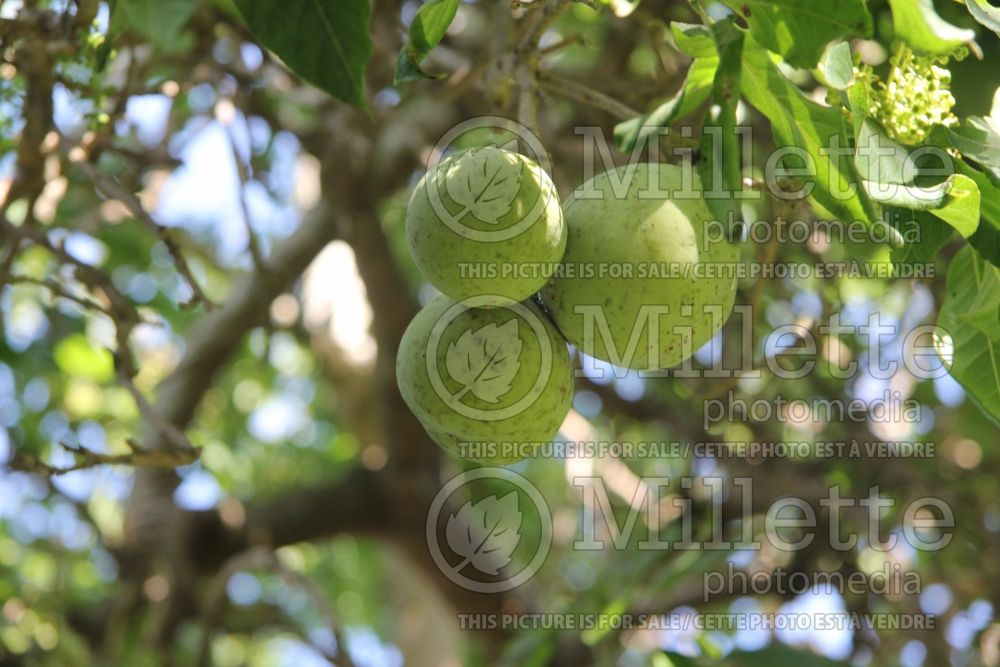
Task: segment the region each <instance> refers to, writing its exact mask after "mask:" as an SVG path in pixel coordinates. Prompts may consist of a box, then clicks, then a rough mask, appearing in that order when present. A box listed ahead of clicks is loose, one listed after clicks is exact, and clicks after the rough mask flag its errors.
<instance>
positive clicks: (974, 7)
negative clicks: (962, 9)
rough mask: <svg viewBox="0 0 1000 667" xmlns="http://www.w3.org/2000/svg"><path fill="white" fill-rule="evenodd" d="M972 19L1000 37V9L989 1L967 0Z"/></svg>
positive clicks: (966, 3)
mask: <svg viewBox="0 0 1000 667" xmlns="http://www.w3.org/2000/svg"><path fill="white" fill-rule="evenodd" d="M965 5H966V6H967V7H968V8H969V13H970V14H972V18H974V19H976V20H977V21H979V22H980V23H982V24H983V25H984V26H986V27H987V28H989V29H990V30H992V31H993V32H995V33H997V34H998V35H1000V7H994V6H993V5H991V4H990V3H989V2H988V1H987V0H965Z"/></svg>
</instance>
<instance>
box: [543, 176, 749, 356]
mask: <svg viewBox="0 0 1000 667" xmlns="http://www.w3.org/2000/svg"><path fill="white" fill-rule="evenodd" d="M628 170H629V168H628V167H620V168H618V169H615V170H613V171H610V172H606V173H604V174H600V175H599V176H595V177H594V178H593V179H591V180H590V181H588V182H587V183H585V184H584V185H582V186H581V187H580V188H578V189H577V190H576V191H575V192H573V194H572V195H570V197H569V199H568V200H567V201H566V203H565V205H564V207H563V210H564V212H565V215H566V224H567V227H568V228H569V240H568V242H567V246H566V254H565V255H564V257H563V266H561V267H560V270H559V271H557V272H556V274H555V275H554V276H553V278H552V279H551V280H550V281H549V283H548V284H547V285H546V286H545V287H544V288H543V290H542V300H543V302H544V303H545V306H546V308H547V309H548V310H549V312H550V313H551V314H552V318H553V319H554V320H555V322H556V324H557V325H558V327H559V330H560V331H561V332H562V333H563V335H564V336H565V337H566V339H567V340H569V342H571V343H572V344H573V345H575V346H576V347H577V348H578V349H580V350H582V351H583V352H586V353H587V354H589V355H590V356H593V357H596V358H598V359H602V360H604V361H607V362H610V363H612V364H615V365H617V366H624V367H628V368H634V369H638V370H658V369H665V368H670V367H671V366H674V365H676V364H678V363H680V362H681V361H683V360H684V359H686V358H688V357H689V356H691V355H692V354H693V353H694V352H695V351H697V350H698V348H700V347H701V346H702V345H703V344H705V343H706V342H708V341H709V340H710V339H711V338H712V336H713V335H715V333H716V332H717V331H718V330H719V329H720V328H721V327H722V324H723V323H724V322H725V321H726V319H728V317H729V315H730V313H731V312H732V309H733V303H734V301H735V297H736V280H735V277H734V272H733V271H731V270H729V269H731V268H732V265H733V264H734V263H735V262H736V261H737V260H738V259H739V248H738V246H737V245H736V244H733V243H730V242H729V241H728V240H726V236H727V235H726V234H723V233H721V228H720V227H718V226H715V227H712V226H711V225H712V220H713V217H712V214H711V213H710V212H709V210H708V206H707V205H706V204H705V202H704V200H703V199H702V196H701V184H700V181H698V179H697V176H696V175H694V174H690V173H689V174H687V176H688V186H687V188H686V189H685V188H682V185H683V184H684V180H683V175H684V170H682V169H681V168H680V167H677V166H673V165H666V164H638V165H635V167H634V173H632V174H629V173H628ZM710 265H716V266H710ZM608 339H610V343H612V345H611V346H609V345H608V343H609V340H608Z"/></svg>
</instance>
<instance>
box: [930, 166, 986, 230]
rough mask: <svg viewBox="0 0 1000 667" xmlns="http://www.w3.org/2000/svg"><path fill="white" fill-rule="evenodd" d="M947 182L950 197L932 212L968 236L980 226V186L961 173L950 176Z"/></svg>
mask: <svg viewBox="0 0 1000 667" xmlns="http://www.w3.org/2000/svg"><path fill="white" fill-rule="evenodd" d="M947 183H948V197H947V199H946V200H945V203H944V206H942V207H941V208H936V209H933V210H932V211H931V213H932V214H933V215H936V216H937V217H939V218H941V219H942V220H944V221H945V222H947V223H948V224H949V225H951V226H952V227H954V228H955V229H956V230H957V231H958V233H959V234H961V235H962V237H963V238H968V237H969V236H971V235H972V234H973V233H974V232H975V231H976V228H977V227H978V226H979V202H980V194H979V187H978V186H977V185H976V182H975V181H973V180H972V179H971V178H969V177H968V176H962V175H961V174H956V175H954V176H952V177H950V178H949V179H948V181H947Z"/></svg>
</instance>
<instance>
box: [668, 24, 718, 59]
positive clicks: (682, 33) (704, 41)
mask: <svg viewBox="0 0 1000 667" xmlns="http://www.w3.org/2000/svg"><path fill="white" fill-rule="evenodd" d="M670 33H671V35H673V38H674V46H676V47H677V48H678V49H680V50H681V51H683V52H684V53H686V54H688V55H689V56H691V57H692V58H718V56H719V53H718V51H716V49H715V39H714V38H713V37H712V31H711V30H709V29H708V28H707V27H705V26H703V25H701V24H700V23H684V22H682V21H674V22H672V23H671V24H670Z"/></svg>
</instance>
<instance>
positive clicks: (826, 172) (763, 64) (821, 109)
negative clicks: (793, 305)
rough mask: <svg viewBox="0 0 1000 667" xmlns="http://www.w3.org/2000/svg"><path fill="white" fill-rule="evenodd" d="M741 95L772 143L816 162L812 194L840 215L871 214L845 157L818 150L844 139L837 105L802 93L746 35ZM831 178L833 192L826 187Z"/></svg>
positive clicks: (843, 143) (842, 142)
mask: <svg viewBox="0 0 1000 667" xmlns="http://www.w3.org/2000/svg"><path fill="white" fill-rule="evenodd" d="M742 90H743V96H744V97H745V98H746V100H747V102H749V103H750V104H751V105H752V106H753V107H754V108H756V109H757V110H758V111H760V112H761V113H762V114H763V115H764V116H765V117H766V118H767V119H768V120H769V121H770V122H771V129H772V132H773V134H774V138H775V143H777V144H778V145H779V146H797V147H799V148H802V149H804V150H805V151H806V152H807V153H808V154H809V156H810V157H811V158H812V161H813V163H814V164H815V166H816V170H815V171H816V177H815V179H811V180H813V182H815V188H814V189H813V192H812V197H813V198H814V199H815V200H816V201H818V202H819V203H820V205H822V206H823V207H824V208H826V209H827V210H828V211H830V212H831V213H832V214H833V215H835V216H838V217H839V218H840V219H842V220H867V221H869V222H870V221H871V220H872V219H873V218H872V217H871V216H870V215H869V213H868V212H867V211H866V209H865V205H864V204H863V203H862V200H861V197H860V196H859V194H858V193H857V192H856V191H853V192H852V190H851V189H852V188H853V183H854V182H855V181H856V180H857V179H856V175H855V172H854V168H853V165H852V164H851V161H850V160H848V159H841V160H834V159H831V157H832V156H830V155H822V154H821V153H820V149H821V148H827V147H829V146H830V144H831V140H832V138H834V137H836V138H837V139H838V140H839V142H840V146H841V147H845V146H847V145H848V141H847V137H846V136H845V135H844V130H843V124H842V123H841V111H840V109H834V108H831V107H826V106H822V105H820V104H817V103H816V102H813V101H812V100H810V99H809V98H808V97H806V96H805V95H804V94H803V93H802V91H801V90H800V89H799V87H798V86H796V85H795V84H794V83H792V82H791V81H789V80H788V78H786V77H785V75H783V74H782V73H781V72H780V71H779V70H778V68H777V67H776V66H775V64H774V63H773V62H772V61H771V57H770V55H769V54H768V52H767V50H765V49H764V48H762V47H761V46H760V45H759V44H758V43H757V42H756V41H755V40H754V38H753V36H752V35H747V37H746V40H745V43H744V47H743V85H742ZM831 183H832V184H833V185H834V188H835V189H836V191H837V193H835V192H833V189H831V188H829V187H828V184H831Z"/></svg>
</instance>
